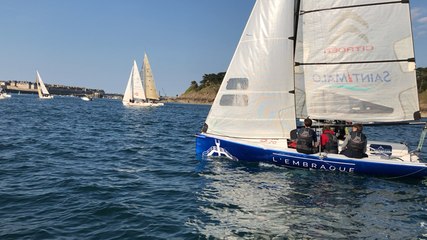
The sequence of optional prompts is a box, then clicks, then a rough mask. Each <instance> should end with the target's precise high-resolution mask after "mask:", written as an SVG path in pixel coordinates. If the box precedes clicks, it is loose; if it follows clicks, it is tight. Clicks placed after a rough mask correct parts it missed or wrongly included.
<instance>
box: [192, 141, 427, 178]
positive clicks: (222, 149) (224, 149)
mask: <svg viewBox="0 0 427 240" xmlns="http://www.w3.org/2000/svg"><path fill="white" fill-rule="evenodd" d="M196 154H197V156H198V157H199V158H202V157H209V156H220V157H227V158H231V159H235V160H238V161H245V162H266V163H272V164H276V165H281V166H285V167H293V168H294V167H296V168H305V169H316V170H323V171H332V172H346V173H356V174H365V175H371V176H383V177H390V178H425V177H427V165H426V164H420V163H412V164H411V163H408V162H402V163H399V162H396V161H393V160H390V163H388V162H386V161H381V162H379V161H375V160H372V159H351V158H342V159H341V158H336V157H335V156H336V155H334V157H329V156H325V157H324V158H323V159H322V158H321V157H319V155H318V154H312V155H307V154H302V153H296V152H286V151H285V150H284V151H280V150H273V149H265V148H261V147H256V146H251V145H248V144H242V143H237V142H233V141H229V140H224V139H220V138H214V137H211V136H208V135H204V134H198V135H197V136H196Z"/></svg>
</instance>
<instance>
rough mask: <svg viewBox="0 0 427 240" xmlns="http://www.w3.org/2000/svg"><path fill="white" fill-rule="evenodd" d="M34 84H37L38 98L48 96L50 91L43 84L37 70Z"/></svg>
mask: <svg viewBox="0 0 427 240" xmlns="http://www.w3.org/2000/svg"><path fill="white" fill-rule="evenodd" d="M36 73H37V75H36V84H37V92H38V93H39V97H40V98H48V97H50V93H49V91H48V90H47V88H46V86H45V85H44V82H43V80H42V78H41V76H40V74H39V71H36Z"/></svg>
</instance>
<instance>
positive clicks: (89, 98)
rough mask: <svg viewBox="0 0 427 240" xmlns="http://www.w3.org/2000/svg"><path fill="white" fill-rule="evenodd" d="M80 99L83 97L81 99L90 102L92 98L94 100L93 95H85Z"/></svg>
mask: <svg viewBox="0 0 427 240" xmlns="http://www.w3.org/2000/svg"><path fill="white" fill-rule="evenodd" d="M80 99H81V100H83V101H87V102H89V101H92V100H93V98H92V97H89V96H83V97H80Z"/></svg>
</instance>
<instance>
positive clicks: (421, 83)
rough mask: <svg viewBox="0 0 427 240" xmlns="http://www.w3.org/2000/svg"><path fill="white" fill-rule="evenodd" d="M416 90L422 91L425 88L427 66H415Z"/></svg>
mask: <svg viewBox="0 0 427 240" xmlns="http://www.w3.org/2000/svg"><path fill="white" fill-rule="evenodd" d="M417 85H418V92H419V93H421V92H424V91H425V90H426V89H427V68H421V67H420V68H417Z"/></svg>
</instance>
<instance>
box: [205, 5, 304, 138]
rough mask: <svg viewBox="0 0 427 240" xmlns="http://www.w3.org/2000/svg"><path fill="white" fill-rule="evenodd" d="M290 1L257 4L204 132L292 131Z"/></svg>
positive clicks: (273, 134) (270, 134)
mask: <svg viewBox="0 0 427 240" xmlns="http://www.w3.org/2000/svg"><path fill="white" fill-rule="evenodd" d="M293 35H294V1H293V0H292V1H289V0H288V1H272V0H258V1H257V2H256V3H255V6H254V9H253V11H252V13H251V16H250V18H249V20H248V23H247V25H246V27H245V30H244V32H243V34H242V36H241V39H240V42H239V44H238V46H237V49H236V52H235V53H234V56H233V59H232V61H231V63H230V66H229V68H228V70H227V73H226V75H225V77H224V80H223V82H222V84H221V87H220V89H219V92H218V94H217V96H216V98H215V101H214V103H213V105H212V107H211V110H210V112H209V115H208V118H207V119H206V124H207V125H208V130H207V132H208V133H211V134H216V135H224V136H233V137H242V138H283V137H289V131H290V130H291V129H294V128H295V125H296V123H295V104H294V95H293V94H291V93H289V91H292V90H293V89H294V80H293V48H294V42H293V41H292V40H290V39H289V37H291V36H293Z"/></svg>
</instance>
